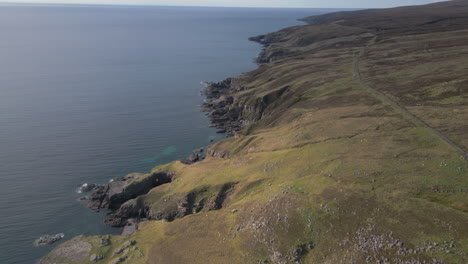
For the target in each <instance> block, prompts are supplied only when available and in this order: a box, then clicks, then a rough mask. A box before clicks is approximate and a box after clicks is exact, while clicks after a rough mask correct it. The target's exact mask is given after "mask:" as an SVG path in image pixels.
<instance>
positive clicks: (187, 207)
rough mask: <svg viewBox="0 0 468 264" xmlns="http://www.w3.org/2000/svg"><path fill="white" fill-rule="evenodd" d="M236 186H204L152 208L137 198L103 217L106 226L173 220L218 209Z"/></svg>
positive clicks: (232, 184) (233, 184) (227, 184)
mask: <svg viewBox="0 0 468 264" xmlns="http://www.w3.org/2000/svg"><path fill="white" fill-rule="evenodd" d="M236 184H237V183H232V182H229V183H225V184H222V185H217V186H205V187H202V188H198V189H196V190H193V191H190V192H188V193H186V194H183V195H181V196H172V197H169V198H166V199H164V202H162V203H161V202H160V203H154V204H153V205H152V206H151V208H150V207H149V206H147V205H146V204H145V203H144V198H143V197H138V198H136V199H132V200H130V201H127V202H126V203H124V204H123V205H122V206H121V207H120V208H119V209H118V210H116V211H115V212H112V213H109V214H108V215H107V216H106V219H105V223H106V224H108V225H110V226H114V227H122V226H126V225H129V224H130V225H134V224H137V223H138V221H139V220H141V219H145V220H166V221H173V220H175V219H177V218H182V217H184V216H187V215H190V214H196V213H199V212H201V211H212V210H219V209H221V208H222V207H223V204H224V202H225V200H226V199H227V197H228V196H229V194H230V193H232V191H233V190H234V187H235V186H236Z"/></svg>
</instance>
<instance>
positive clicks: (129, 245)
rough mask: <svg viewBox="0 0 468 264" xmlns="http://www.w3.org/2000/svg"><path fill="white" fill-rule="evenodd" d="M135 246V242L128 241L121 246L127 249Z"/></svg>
mask: <svg viewBox="0 0 468 264" xmlns="http://www.w3.org/2000/svg"><path fill="white" fill-rule="evenodd" d="M135 244H136V241H135V240H129V241H127V242H125V243H124V244H123V246H124V247H126V248H128V247H131V246H133V245H135Z"/></svg>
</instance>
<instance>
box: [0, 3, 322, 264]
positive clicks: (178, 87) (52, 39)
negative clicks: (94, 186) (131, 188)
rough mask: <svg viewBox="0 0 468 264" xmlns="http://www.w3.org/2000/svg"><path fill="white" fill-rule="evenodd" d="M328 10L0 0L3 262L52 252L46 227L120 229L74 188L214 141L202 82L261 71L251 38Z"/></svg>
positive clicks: (74, 231) (23, 263)
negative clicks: (43, 241)
mask: <svg viewBox="0 0 468 264" xmlns="http://www.w3.org/2000/svg"><path fill="white" fill-rule="evenodd" d="M325 11H326V10H311V9H302V10H300V9H287V10H286V9H242V8H186V7H129V6H127V7H123V6H12V5H1V6H0V213H1V216H0V263H2V264H12V263H19V264H27V263H34V262H35V261H36V260H37V259H38V258H40V257H41V256H42V255H43V254H45V253H46V252H47V251H50V250H51V249H52V248H53V246H48V247H44V248H34V247H32V242H33V240H34V239H36V238H38V237H39V236H41V235H43V234H56V233H60V232H63V233H65V236H66V237H65V238H66V239H69V238H71V237H73V236H75V235H78V234H88V235H96V234H101V233H113V232H114V233H115V232H118V230H114V229H110V228H108V227H105V226H104V225H103V224H101V222H102V215H101V214H98V213H93V212H91V211H90V210H88V209H86V208H83V207H82V206H81V205H80V204H79V203H78V202H77V199H78V198H79V197H80V195H79V194H77V193H76V192H75V190H76V188H77V185H79V184H81V183H84V182H88V183H104V182H107V181H108V180H109V179H111V178H114V177H118V176H122V175H124V174H127V173H130V172H146V171H149V170H150V169H151V168H152V167H154V166H156V165H158V164H162V163H166V162H169V161H172V160H174V159H179V158H182V157H186V156H187V155H189V154H190V153H191V151H192V150H193V149H195V148H198V147H202V146H206V145H208V144H209V143H210V140H212V139H214V140H218V139H220V137H222V136H220V135H217V134H216V133H215V132H216V131H215V130H213V129H211V128H208V125H209V123H208V120H207V118H206V117H205V115H204V114H203V113H200V112H199V107H198V105H199V104H201V103H202V101H203V98H202V97H201V96H200V95H199V91H200V88H201V85H200V82H201V81H219V80H222V79H224V78H226V77H230V76H235V75H238V74H240V73H242V72H245V71H249V70H252V69H254V68H256V65H255V64H254V63H253V60H254V59H255V57H256V55H257V54H258V53H259V51H260V49H261V47H260V45H258V44H256V43H252V42H249V41H248V40H247V38H248V37H250V36H254V35H258V34H263V33H266V32H271V31H276V30H278V29H281V28H283V27H286V26H292V25H298V24H300V22H298V21H296V19H297V18H301V17H305V16H308V15H312V14H317V13H320V12H325ZM54 246H55V245H54Z"/></svg>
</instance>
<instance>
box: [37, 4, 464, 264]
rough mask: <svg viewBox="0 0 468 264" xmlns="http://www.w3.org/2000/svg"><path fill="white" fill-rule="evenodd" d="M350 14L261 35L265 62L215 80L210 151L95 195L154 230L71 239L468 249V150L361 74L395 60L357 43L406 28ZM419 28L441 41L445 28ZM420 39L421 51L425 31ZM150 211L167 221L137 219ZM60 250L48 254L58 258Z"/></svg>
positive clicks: (317, 253) (202, 246) (446, 254)
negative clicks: (404, 110)
mask: <svg viewBox="0 0 468 264" xmlns="http://www.w3.org/2000/svg"><path fill="white" fill-rule="evenodd" d="M442 5H443V4H442ZM434 6H436V7H437V6H438V5H437V4H435V5H434ZM449 7H450V6H449ZM429 8H430V6H429ZM467 8H468V6H467ZM382 12H384V11H382ZM331 17H332V18H334V15H331ZM325 18H327V16H326V15H325ZM353 19H358V18H353ZM421 19H422V20H424V19H425V18H421ZM325 20H326V19H325ZM339 21H340V22H339V23H344V25H341V24H339V23H338V22H336V21H335V20H332V22H330V23H324V24H323V25H322V24H320V25H314V26H297V27H292V28H286V29H283V30H280V31H278V32H274V33H270V34H267V35H261V36H257V37H252V38H250V40H252V41H256V42H259V43H260V44H263V45H264V49H263V50H262V52H261V53H260V55H259V57H258V59H257V62H259V63H260V66H259V68H258V69H256V70H253V71H251V72H249V73H247V74H244V75H241V76H238V77H235V78H228V79H226V80H223V81H221V82H217V83H208V85H207V87H206V88H205V89H204V91H203V94H204V95H205V96H206V97H207V100H208V101H207V102H206V103H204V104H203V105H202V110H203V111H204V112H207V115H208V117H209V118H210V120H211V123H212V125H213V126H214V127H216V128H217V129H218V130H219V131H220V132H223V133H226V134H227V135H229V136H230V137H229V138H228V139H225V140H222V141H220V142H217V143H215V144H213V145H211V146H210V147H208V149H207V150H206V153H207V158H206V160H204V161H203V162H199V163H191V164H186V163H183V162H180V161H174V162H172V163H169V164H165V165H161V166H158V167H156V168H155V169H153V170H152V171H151V172H150V173H148V174H131V175H127V176H124V177H121V178H119V179H117V180H115V181H114V182H113V183H109V184H107V185H105V186H104V187H102V188H101V189H99V190H98V192H97V193H96V194H95V195H92V196H93V198H92V200H93V201H97V204H98V205H96V204H93V205H92V206H91V207H93V208H95V209H100V208H103V209H108V208H110V209H113V210H114V211H113V212H112V213H111V214H110V215H109V216H110V217H109V218H108V220H107V221H108V223H110V224H111V225H116V226H122V225H127V223H128V221H130V222H131V223H130V225H131V226H132V225H135V222H136V223H137V225H138V227H137V228H138V229H140V228H141V229H140V230H142V232H135V233H131V234H130V236H129V237H117V236H112V237H110V238H108V237H78V238H76V241H74V242H73V243H75V244H76V243H87V244H89V245H90V246H89V247H90V250H88V251H87V252H86V254H83V256H84V258H85V257H88V256H89V254H91V253H93V252H98V253H99V254H102V255H99V256H102V257H103V258H109V259H111V258H113V259H114V260H115V261H117V262H115V263H120V262H124V261H126V260H130V259H131V260H132V261H133V262H134V263H148V262H149V261H154V262H158V261H159V262H162V263H164V261H166V263H168V262H170V261H173V262H174V261H175V262H174V263H176V262H177V263H189V262H191V261H195V262H194V263H202V262H206V261H211V262H212V263H233V262H234V263H262V264H263V263H278V264H283V263H322V262H325V261H335V262H337V263H338V262H344V261H349V260H350V259H351V260H352V261H354V262H356V263H365V262H371V261H376V262H378V263H418V264H423V263H445V260H452V259H455V260H457V261H461V260H462V259H464V258H465V255H464V253H463V249H464V246H463V245H462V243H463V235H461V236H460V235H459V234H458V232H460V233H462V234H467V233H466V228H465V227H464V226H463V223H464V222H465V220H466V216H464V215H463V213H462V212H463V210H464V209H463V208H464V207H463V206H464V205H463V202H460V201H461V200H460V195H463V192H465V191H463V190H461V189H460V190H459V189H457V188H456V186H457V185H458V182H463V181H466V179H463V176H464V175H467V174H466V173H468V167H467V166H466V161H465V160H464V159H463V157H460V156H459V153H458V152H456V151H453V149H450V148H447V146H446V145H444V143H443V142H439V141H437V140H434V138H433V137H432V136H431V134H430V131H427V130H426V129H425V128H424V127H420V126H419V125H418V124H414V123H413V121H412V120H408V119H407V118H406V117H405V116H402V115H400V114H399V113H398V111H396V110H395V109H393V108H391V107H388V105H387V104H386V103H385V102H382V101H381V100H379V98H378V97H375V96H373V95H372V94H369V91H368V89H366V87H365V85H363V83H362V82H363V81H365V82H370V83H372V85H373V86H375V85H376V83H377V84H379V81H381V80H380V79H379V75H378V74H376V73H375V72H377V71H376V70H374V69H375V68H378V67H382V69H380V72H379V74H383V73H382V72H386V70H387V71H390V70H393V71H396V70H395V69H394V68H391V69H390V70H389V69H388V68H385V67H389V66H388V65H391V63H387V64H385V63H380V61H378V59H380V57H378V56H376V55H375V54H370V55H368V54H360V53H359V51H361V50H362V49H363V47H368V46H369V45H375V46H377V48H379V45H380V48H381V49H382V50H388V49H389V47H388V46H390V47H392V48H393V49H395V50H398V46H397V45H395V46H397V47H395V46H391V45H393V44H394V43H398V41H402V40H401V39H404V40H406V39H405V37H406V35H405V34H406V31H405V30H406V26H404V27H402V28H403V29H402V32H403V33H401V32H399V31H398V30H396V29H395V32H394V33H393V34H394V35H393V36H389V35H390V34H388V33H387V35H386V36H385V37H387V38H393V39H392V41H394V42H391V41H387V40H386V39H383V37H382V36H381V35H379V34H381V33H379V32H377V33H376V32H375V31H374V29H372V28H371V29H368V28H366V26H367V24H366V22H365V21H364V22H361V23H362V24H359V25H360V26H359V27H357V26H356V25H355V24H356V23H355V22H354V20H352V19H351V20H350V21H351V22H350V24H352V25H353V26H349V25H347V24H346V22H347V21H346V20H345V21H344V22H343V21H341V20H339ZM416 22H417V23H419V24H420V21H416ZM353 23H354V24H353ZM419 24H417V25H419ZM429 25H432V24H429ZM436 26H438V25H436ZM436 26H434V27H436ZM416 27H417V26H415V28H416ZM413 30H414V29H413ZM434 30H438V28H436V29H434ZM423 32H424V33H427V32H428V30H427V29H426V28H424V31H423ZM373 34H376V35H373ZM399 34H400V35H399ZM379 37H380V39H379ZM419 37H421V38H424V37H425V38H427V39H428V40H426V41H427V42H429V43H430V41H432V39H431V37H433V36H432V35H423V36H419ZM457 37H459V38H462V37H461V36H459V35H457ZM370 40H372V43H371V44H369V43H370V42H369V41H370ZM456 43H458V42H456ZM460 43H461V41H460ZM411 44H413V45H414V49H415V52H418V51H419V50H418V44H419V42H415V43H411ZM377 48H375V47H373V49H374V50H375V49H377ZM440 49H443V48H440ZM304 50H306V51H307V52H304ZM444 51H445V50H444ZM356 54H358V56H359V58H358V59H361V60H362V58H361V57H364V56H365V55H367V56H368V57H366V59H367V63H368V64H364V63H363V62H361V64H363V65H364V66H361V67H362V71H361V75H362V76H367V78H362V80H361V78H360V79H359V80H356V79H355V78H354V77H353V73H354V71H355V70H356V69H355V68H353V66H355V65H356ZM417 54H418V55H419V53H417ZM372 55H373V56H376V57H377V58H375V57H372ZM452 55H453V54H452ZM402 56H404V55H402ZM391 59H393V58H391ZM391 59H390V61H391ZM375 61H377V63H375ZM423 61H424V60H423ZM372 62H373V63H374V64H371V63H372ZM424 62H425V63H432V61H429V62H427V61H424ZM262 63H265V64H262ZM430 65H432V64H430ZM361 75H360V77H361ZM460 76H462V75H460ZM453 78H454V79H455V78H461V77H459V76H455V77H453ZM388 79H390V78H388ZM388 79H387V80H388ZM392 81H395V82H398V81H400V79H396V80H393V79H392ZM387 89H389V88H387ZM386 92H388V90H387V91H386ZM455 96H457V95H455ZM405 99H406V98H405ZM454 107H457V105H455V106H454ZM425 118H427V117H425ZM450 121H451V120H446V122H448V123H447V124H448V125H449V126H452V127H453V128H454V130H455V128H456V129H458V127H456V124H455V125H454V124H453V123H450ZM458 142H460V141H458ZM458 144H460V143H458ZM408 153H409V154H408ZM420 162H422V165H421V164H419V163H420ZM416 163H417V164H416ZM415 166H416V167H417V168H418V170H415V169H414V168H415ZM440 175H443V177H441V176H440ZM446 175H450V177H448V176H446ZM428 178H430V179H432V180H433V181H432V182H431V181H428V180H427V179H428ZM447 178H450V179H451V181H450V182H449V181H447V180H446V179H447ZM440 190H442V191H440ZM444 190H451V192H449V191H444ZM446 194H447V196H445V195H446ZM442 196H443V199H444V200H441V199H442ZM434 197H437V198H438V199H440V200H436V202H434V201H435V200H434V199H435V198H434ZM426 212H431V213H432V214H434V215H437V217H438V218H437V219H435V218H433V217H430V216H428V215H425V213H426ZM147 219H148V220H160V221H142V222H140V223H138V222H139V220H147ZM440 221H443V222H444V223H445V222H446V223H450V228H448V227H447V225H444V226H443V225H438V223H440ZM397 223H405V224H397ZM140 225H141V227H140ZM428 227H430V228H428ZM452 228H453V230H456V231H457V232H455V233H453V232H452V231H450V230H452ZM446 235H447V236H448V237H445V236H446ZM103 241H111V242H108V243H107V242H106V243H104V244H106V245H105V246H101V245H102V244H103ZM131 241H133V242H131ZM73 243H66V244H65V245H64V246H63V247H62V248H68V247H71V246H72V244H73ZM129 243H130V244H132V246H134V245H135V247H133V248H131V247H130V246H127V245H129ZM108 245H111V247H110V248H107V249H104V248H103V247H107V246H108ZM112 245H115V246H112ZM119 245H120V246H119ZM207 249H209V250H207ZM57 252H60V251H59V250H54V251H53V252H52V253H51V254H50V255H49V256H48V257H45V258H44V260H43V262H41V264H42V263H49V262H47V261H48V258H49V257H50V258H51V259H54V257H60V254H59V253H57ZM140 253H141V254H140ZM96 254H97V253H96ZM93 256H94V255H93ZM84 258H83V259H84ZM232 261H233V262H232ZM133 262H132V263H133ZM454 263H455V262H454ZM460 263H461V262H460Z"/></svg>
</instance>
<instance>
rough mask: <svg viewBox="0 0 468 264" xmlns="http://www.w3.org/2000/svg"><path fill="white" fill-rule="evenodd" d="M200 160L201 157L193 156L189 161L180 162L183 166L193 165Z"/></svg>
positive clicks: (182, 160)
mask: <svg viewBox="0 0 468 264" xmlns="http://www.w3.org/2000/svg"><path fill="white" fill-rule="evenodd" d="M199 160H200V155H198V154H191V155H190V156H189V157H188V158H187V159H181V160H179V161H180V162H182V163H183V164H186V165H192V164H193V163H195V162H197V161H199Z"/></svg>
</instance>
